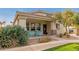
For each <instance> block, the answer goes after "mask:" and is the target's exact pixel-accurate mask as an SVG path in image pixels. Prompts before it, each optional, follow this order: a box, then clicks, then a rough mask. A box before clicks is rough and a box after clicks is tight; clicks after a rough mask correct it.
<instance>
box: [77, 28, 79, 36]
mask: <svg viewBox="0 0 79 59" xmlns="http://www.w3.org/2000/svg"><path fill="white" fill-rule="evenodd" d="M77 35H78V36H79V27H78V28H77Z"/></svg>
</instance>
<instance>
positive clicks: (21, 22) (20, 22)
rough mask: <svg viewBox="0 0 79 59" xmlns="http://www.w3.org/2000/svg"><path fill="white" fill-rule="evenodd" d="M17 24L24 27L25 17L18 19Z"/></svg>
mask: <svg viewBox="0 0 79 59" xmlns="http://www.w3.org/2000/svg"><path fill="white" fill-rule="evenodd" d="M18 25H19V26H21V27H23V28H26V20H25V19H19V24H18Z"/></svg>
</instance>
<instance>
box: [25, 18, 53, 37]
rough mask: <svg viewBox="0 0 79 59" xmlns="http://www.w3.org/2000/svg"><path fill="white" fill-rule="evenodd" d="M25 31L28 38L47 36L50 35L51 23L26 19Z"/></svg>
mask: <svg viewBox="0 0 79 59" xmlns="http://www.w3.org/2000/svg"><path fill="white" fill-rule="evenodd" d="M26 29H27V32H28V36H29V37H38V36H45V35H49V34H50V33H51V22H50V21H45V20H40V19H27V20H26Z"/></svg>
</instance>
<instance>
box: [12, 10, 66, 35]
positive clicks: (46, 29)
mask: <svg viewBox="0 0 79 59" xmlns="http://www.w3.org/2000/svg"><path fill="white" fill-rule="evenodd" d="M13 25H19V26H21V27H23V28H24V29H25V30H26V31H28V35H29V36H42V35H56V34H59V33H65V28H64V26H63V24H60V23H59V22H54V18H53V14H52V13H47V12H44V11H35V12H16V16H15V19H14V22H13Z"/></svg>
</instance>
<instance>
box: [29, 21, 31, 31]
mask: <svg viewBox="0 0 79 59" xmlns="http://www.w3.org/2000/svg"><path fill="white" fill-rule="evenodd" d="M29 31H31V22H29Z"/></svg>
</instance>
